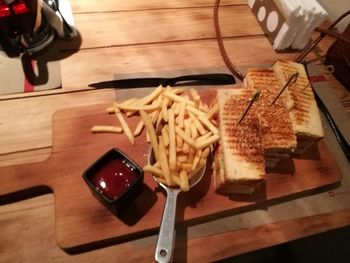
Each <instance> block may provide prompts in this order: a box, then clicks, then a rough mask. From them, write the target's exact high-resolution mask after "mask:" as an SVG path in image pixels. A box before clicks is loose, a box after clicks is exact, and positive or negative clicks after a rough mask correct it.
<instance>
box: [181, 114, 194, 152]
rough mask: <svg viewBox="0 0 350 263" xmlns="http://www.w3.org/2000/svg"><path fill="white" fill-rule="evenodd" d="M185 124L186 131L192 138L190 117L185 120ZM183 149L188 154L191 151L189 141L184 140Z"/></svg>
mask: <svg viewBox="0 0 350 263" xmlns="http://www.w3.org/2000/svg"><path fill="white" fill-rule="evenodd" d="M184 126H185V133H186V134H187V135H188V136H190V137H191V138H192V134H191V128H190V123H189V121H188V119H186V120H185V124H184ZM182 151H183V152H184V153H186V154H187V153H189V152H190V146H189V144H188V143H187V142H184V144H183V146H182Z"/></svg>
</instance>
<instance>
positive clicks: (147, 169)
mask: <svg viewBox="0 0 350 263" xmlns="http://www.w3.org/2000/svg"><path fill="white" fill-rule="evenodd" d="M142 169H143V171H144V172H148V173H152V174H154V175H156V176H159V177H164V173H163V171H162V170H161V169H159V168H157V167H154V166H152V165H145V166H144V167H143V168H142Z"/></svg>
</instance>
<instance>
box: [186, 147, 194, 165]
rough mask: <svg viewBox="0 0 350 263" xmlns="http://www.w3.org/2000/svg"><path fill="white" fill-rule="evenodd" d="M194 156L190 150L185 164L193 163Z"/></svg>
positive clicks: (191, 149)
mask: <svg viewBox="0 0 350 263" xmlns="http://www.w3.org/2000/svg"><path fill="white" fill-rule="evenodd" d="M194 154H195V151H194V149H193V148H190V152H189V153H188V157H187V162H188V163H193V159H194Z"/></svg>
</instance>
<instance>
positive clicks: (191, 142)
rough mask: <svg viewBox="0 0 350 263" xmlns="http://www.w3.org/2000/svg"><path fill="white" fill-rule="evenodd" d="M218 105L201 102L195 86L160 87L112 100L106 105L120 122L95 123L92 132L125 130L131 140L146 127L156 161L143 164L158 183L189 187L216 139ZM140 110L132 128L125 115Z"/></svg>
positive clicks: (119, 131)
mask: <svg viewBox="0 0 350 263" xmlns="http://www.w3.org/2000/svg"><path fill="white" fill-rule="evenodd" d="M218 110H219V107H218V105H217V104H214V105H213V106H212V107H209V106H208V105H207V104H205V103H202V101H201V98H200V96H199V94H198V93H197V91H196V90H195V89H190V90H189V94H185V90H184V89H179V88H171V87H166V88H164V87H162V86H159V87H158V88H156V89H154V90H153V92H152V93H150V94H149V95H147V96H146V97H143V98H131V99H128V100H126V101H123V102H115V103H114V104H113V106H112V107H109V108H107V112H108V113H113V114H115V115H116V117H117V119H118V121H119V123H120V126H99V125H97V126H94V127H93V128H92V129H91V131H92V132H114V133H123V132H124V133H125V135H126V136H127V138H128V139H129V140H130V142H131V144H132V145H134V144H135V139H134V138H135V137H136V136H139V135H140V134H141V133H142V130H143V128H144V127H145V129H146V136H147V141H148V142H150V143H151V146H152V150H153V154H154V157H155V163H154V164H150V165H146V166H145V167H143V170H144V171H145V172H150V173H152V174H153V175H154V176H155V177H157V180H158V181H159V182H161V183H164V184H166V185H167V186H171V187H181V189H182V191H188V190H189V181H190V179H191V178H192V177H193V176H195V175H196V174H198V172H199V171H201V170H202V169H203V168H204V167H205V165H206V161H207V157H208V155H209V153H210V152H211V150H212V148H213V144H214V143H216V142H217V141H218V140H219V138H220V137H219V131H218V129H217V127H216V122H215V115H216V114H217V112H218ZM135 114H139V115H140V116H141V119H140V121H139V123H138V125H137V126H136V128H135V130H134V132H132V131H131V129H130V127H129V125H128V123H127V121H126V120H125V118H124V115H125V116H126V117H130V116H132V115H135Z"/></svg>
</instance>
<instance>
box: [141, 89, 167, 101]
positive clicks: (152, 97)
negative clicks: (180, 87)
mask: <svg viewBox="0 0 350 263" xmlns="http://www.w3.org/2000/svg"><path fill="white" fill-rule="evenodd" d="M162 92H163V87H162V86H158V87H157V88H155V89H154V90H153V91H152V93H151V94H149V95H147V96H146V97H144V98H143V99H141V101H140V104H142V105H147V104H149V103H151V102H153V101H154V100H155V99H156V98H157V97H158V96H159V94H161V93H162Z"/></svg>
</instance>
